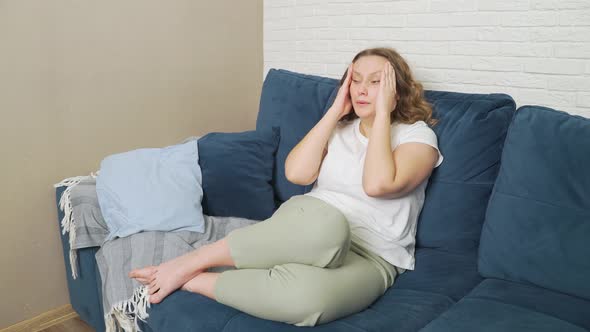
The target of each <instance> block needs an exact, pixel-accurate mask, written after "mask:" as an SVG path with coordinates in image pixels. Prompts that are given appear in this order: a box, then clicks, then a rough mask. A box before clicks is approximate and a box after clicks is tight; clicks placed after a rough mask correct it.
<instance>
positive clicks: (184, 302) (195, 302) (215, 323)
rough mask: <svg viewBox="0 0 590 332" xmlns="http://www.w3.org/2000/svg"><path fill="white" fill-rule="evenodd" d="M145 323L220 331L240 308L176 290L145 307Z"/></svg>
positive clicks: (175, 328)
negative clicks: (146, 314) (146, 313)
mask: <svg viewBox="0 0 590 332" xmlns="http://www.w3.org/2000/svg"><path fill="white" fill-rule="evenodd" d="M148 314H149V317H148V319H147V325H148V326H149V327H150V329H151V330H153V331H162V332H167V331H170V332H172V331H224V327H225V325H226V324H227V323H228V322H229V321H230V320H231V319H232V318H234V316H236V315H239V314H240V312H239V311H238V310H236V309H233V308H230V307H228V306H226V305H223V304H221V303H217V302H216V301H213V300H211V299H209V298H207V297H205V296H202V295H199V294H194V293H189V292H186V291H180V290H179V291H176V292H173V293H172V294H170V295H168V296H167V297H166V298H164V300H163V301H162V302H160V303H159V304H151V307H150V308H149V309H148Z"/></svg>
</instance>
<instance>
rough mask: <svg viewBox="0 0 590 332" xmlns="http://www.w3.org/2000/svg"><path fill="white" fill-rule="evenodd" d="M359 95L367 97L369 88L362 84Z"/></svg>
mask: <svg viewBox="0 0 590 332" xmlns="http://www.w3.org/2000/svg"><path fill="white" fill-rule="evenodd" d="M358 93H359V95H367V87H366V86H365V85H364V84H360V85H359V89H358Z"/></svg>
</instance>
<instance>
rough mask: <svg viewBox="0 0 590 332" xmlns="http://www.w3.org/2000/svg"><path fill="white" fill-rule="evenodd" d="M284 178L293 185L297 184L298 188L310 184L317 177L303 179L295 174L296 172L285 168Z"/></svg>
mask: <svg viewBox="0 0 590 332" xmlns="http://www.w3.org/2000/svg"><path fill="white" fill-rule="evenodd" d="M285 177H286V178H287V180H288V181H289V182H291V183H293V184H297V185H300V186H307V185H310V184H312V183H313V182H314V181H315V180H316V178H317V176H313V177H311V178H309V177H304V176H301V174H299V173H297V172H293V171H292V170H291V169H289V168H285Z"/></svg>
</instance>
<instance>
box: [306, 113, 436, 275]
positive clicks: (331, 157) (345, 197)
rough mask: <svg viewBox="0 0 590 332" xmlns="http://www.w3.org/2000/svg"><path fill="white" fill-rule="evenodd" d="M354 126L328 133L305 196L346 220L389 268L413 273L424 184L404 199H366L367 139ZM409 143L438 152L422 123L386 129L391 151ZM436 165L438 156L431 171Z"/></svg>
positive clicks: (355, 123) (356, 122) (357, 237)
mask: <svg viewBox="0 0 590 332" xmlns="http://www.w3.org/2000/svg"><path fill="white" fill-rule="evenodd" d="M360 122H361V121H360V119H358V118H357V119H355V120H353V121H352V122H348V123H345V124H338V126H337V127H336V128H335V129H334V132H333V133H332V136H331V137H330V140H329V141H328V154H326V157H325V158H324V161H323V162H322V166H321V168H320V173H319V175H318V179H317V181H316V183H315V184H314V186H313V189H312V190H311V191H310V192H309V193H307V194H306V195H310V196H313V197H316V198H319V199H321V200H323V201H325V202H327V203H329V204H331V205H333V206H335V207H336V208H338V209H339V210H340V211H341V212H342V213H343V214H344V215H345V216H346V218H347V219H348V223H349V224H350V230H351V233H352V237H353V239H354V240H355V241H356V242H358V243H359V244H361V245H362V246H364V247H365V248H367V249H369V250H371V251H372V252H374V253H376V254H377V255H379V256H381V257H382V258H383V259H385V260H386V261H388V262H389V263H391V264H392V265H395V266H397V267H401V268H404V269H407V270H413V269H414V261H415V260H414V250H415V242H416V240H415V237H416V228H417V223H418V215H419V214H420V210H421V209H422V205H423V204H424V191H425V188H426V184H427V182H428V179H426V180H424V182H422V183H421V184H420V185H418V187H417V188H416V189H415V190H414V191H412V192H410V193H408V194H407V195H406V196H404V197H400V198H396V199H383V198H374V197H371V196H368V195H367V194H366V193H365V191H364V190H363V182H362V178H363V167H364V163H365V155H366V152H367V145H368V142H369V140H368V138H366V137H365V136H363V135H362V134H361V132H360V129H359V125H360ZM409 142H419V143H425V144H428V145H430V146H433V147H434V148H436V149H437V150H438V143H437V138H436V134H435V133H434V131H433V130H432V129H430V127H428V125H426V123H425V122H423V121H418V122H416V123H413V124H411V125H409V124H402V123H395V124H392V125H391V147H392V149H395V148H396V147H397V146H398V145H400V144H403V143H409ZM442 161H443V156H442V155H441V153H440V151H439V157H438V162H437V163H436V167H438V166H439V165H440V164H441V163H442Z"/></svg>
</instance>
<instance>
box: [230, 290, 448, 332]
mask: <svg viewBox="0 0 590 332" xmlns="http://www.w3.org/2000/svg"><path fill="white" fill-rule="evenodd" d="M452 304H453V301H451V300H450V299H449V298H448V297H446V296H442V295H437V294H432V293H427V292H419V291H413V290H398V291H395V293H390V292H388V293H386V294H385V295H384V296H382V297H381V298H379V299H378V300H377V301H376V302H375V303H374V304H373V305H371V306H370V307H369V308H367V309H366V310H364V311H361V312H359V313H356V314H354V315H350V316H348V317H344V318H342V319H339V320H336V321H333V322H330V323H327V324H323V325H318V326H315V327H313V328H301V327H296V326H293V325H289V324H284V323H278V322H272V321H269V320H264V319H259V318H256V317H252V316H249V315H247V314H240V315H239V316H236V317H235V318H234V319H232V320H231V321H230V322H229V323H228V324H227V326H226V328H225V329H224V332H259V331H269V332H270V331H272V332H275V331H276V332H297V331H302V329H305V331H308V330H309V331H318V332H379V331H383V332H389V331H400V332H405V331H407V332H410V331H418V330H419V329H420V328H422V327H423V326H424V325H426V324H427V323H428V322H430V321H431V320H433V319H435V318H436V317H437V316H438V315H440V313H441V312H444V311H445V310H447V309H448V308H449V307H451V306H452Z"/></svg>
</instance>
